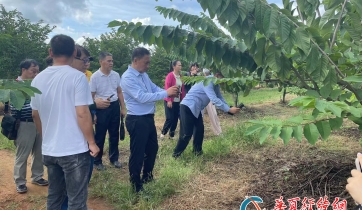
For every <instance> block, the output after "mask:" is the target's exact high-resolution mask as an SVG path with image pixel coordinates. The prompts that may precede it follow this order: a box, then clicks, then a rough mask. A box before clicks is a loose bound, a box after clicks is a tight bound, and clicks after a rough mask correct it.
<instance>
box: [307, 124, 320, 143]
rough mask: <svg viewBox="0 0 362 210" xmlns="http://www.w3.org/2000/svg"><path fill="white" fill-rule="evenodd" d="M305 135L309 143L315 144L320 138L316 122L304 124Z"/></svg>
mask: <svg viewBox="0 0 362 210" xmlns="http://www.w3.org/2000/svg"><path fill="white" fill-rule="evenodd" d="M304 136H305V138H306V139H307V140H308V142H309V143H311V144H313V145H314V144H315V143H316V142H317V140H318V136H319V132H318V128H317V126H316V125H315V124H313V123H311V124H307V125H305V126H304Z"/></svg>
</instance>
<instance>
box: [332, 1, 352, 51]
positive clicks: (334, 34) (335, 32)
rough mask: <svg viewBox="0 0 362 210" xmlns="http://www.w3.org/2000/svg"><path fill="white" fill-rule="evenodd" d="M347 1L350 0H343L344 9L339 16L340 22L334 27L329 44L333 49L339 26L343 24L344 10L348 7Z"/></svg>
mask: <svg viewBox="0 0 362 210" xmlns="http://www.w3.org/2000/svg"><path fill="white" fill-rule="evenodd" d="M347 1H348V0H344V2H343V5H342V10H341V15H340V16H339V18H338V22H337V25H336V28H335V29H334V33H333V38H332V42H331V45H330V46H329V49H331V50H332V47H333V45H334V42H335V41H336V36H337V32H338V28H339V25H340V24H341V20H342V16H343V11H344V8H345V7H346V3H347Z"/></svg>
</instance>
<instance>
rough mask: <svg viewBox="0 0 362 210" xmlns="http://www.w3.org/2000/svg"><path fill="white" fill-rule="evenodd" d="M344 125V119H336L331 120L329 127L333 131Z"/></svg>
mask: <svg viewBox="0 0 362 210" xmlns="http://www.w3.org/2000/svg"><path fill="white" fill-rule="evenodd" d="M342 124H343V118H340V117H336V118H331V119H329V125H330V127H331V129H332V130H337V129H339V128H340V127H341V126H342Z"/></svg>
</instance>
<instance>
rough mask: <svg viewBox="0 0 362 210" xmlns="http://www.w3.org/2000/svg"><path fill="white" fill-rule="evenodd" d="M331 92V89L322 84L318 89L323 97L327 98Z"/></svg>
mask: <svg viewBox="0 0 362 210" xmlns="http://www.w3.org/2000/svg"><path fill="white" fill-rule="evenodd" d="M331 92H332V89H331V88H330V87H328V86H323V87H321V89H320V93H321V96H322V97H323V98H328V97H329V95H330V94H331Z"/></svg>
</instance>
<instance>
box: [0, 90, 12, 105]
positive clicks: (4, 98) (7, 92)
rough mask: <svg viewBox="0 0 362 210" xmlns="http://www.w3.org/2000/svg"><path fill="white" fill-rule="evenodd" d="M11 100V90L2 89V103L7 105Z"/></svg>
mask: <svg viewBox="0 0 362 210" xmlns="http://www.w3.org/2000/svg"><path fill="white" fill-rule="evenodd" d="M9 99H10V90H9V89H7V90H6V89H0V102H2V103H5V102H8V101H9Z"/></svg>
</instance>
